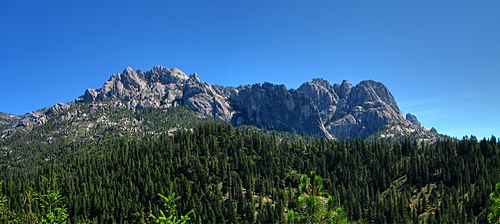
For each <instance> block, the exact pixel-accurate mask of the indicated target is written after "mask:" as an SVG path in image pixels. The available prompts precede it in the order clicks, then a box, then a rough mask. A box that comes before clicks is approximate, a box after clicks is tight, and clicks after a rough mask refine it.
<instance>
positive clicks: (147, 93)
mask: <svg viewBox="0 0 500 224" xmlns="http://www.w3.org/2000/svg"><path fill="white" fill-rule="evenodd" d="M102 102H107V103H105V104H102ZM110 102H112V103H110ZM78 104H89V105H94V106H98V105H106V107H109V106H110V105H113V106H116V107H125V108H128V109H130V110H132V111H137V110H142V109H143V108H160V109H167V108H172V107H178V106H185V107H187V108H189V109H190V110H192V111H194V112H196V113H197V114H199V115H200V116H203V117H214V118H217V119H220V120H223V121H226V122H231V123H232V124H234V125H254V126H257V127H260V128H267V129H273V130H280V131H294V132H297V133H301V134H308V135H315V136H324V137H326V138H329V139H331V138H336V139H355V138H368V137H370V136H373V135H377V137H386V136H391V134H393V135H392V136H394V134H395V135H397V134H401V133H406V132H409V133H420V134H419V135H417V137H422V138H426V139H430V138H434V137H436V136H437V133H436V132H435V130H434V131H431V130H429V129H426V128H424V127H423V126H422V125H421V124H420V123H419V122H418V120H417V119H416V117H415V116H414V115H407V116H406V119H405V118H404V116H403V114H402V113H401V111H400V109H399V107H398V105H397V103H396V101H395V99H394V97H393V96H392V94H391V93H390V91H389V90H388V88H387V87H386V86H385V85H383V84H382V83H380V82H376V81H373V80H368V81H362V82H360V83H359V84H357V85H355V86H353V85H351V84H350V83H349V82H347V81H345V80H344V81H343V82H342V83H341V84H334V85H331V84H330V83H329V82H328V81H326V80H324V79H321V78H315V79H313V80H312V81H310V82H306V83H304V84H302V85H301V86H300V87H299V88H297V89H287V88H286V86H284V85H277V84H272V83H263V84H254V85H244V86H238V87H223V86H218V85H214V86H212V85H210V84H208V83H205V82H202V81H201V80H200V79H199V77H198V75H197V74H192V75H190V76H188V75H186V74H185V73H184V72H182V71H181V70H179V69H176V68H166V67H163V66H155V67H153V69H151V70H149V71H145V72H144V71H142V70H137V71H134V70H133V69H132V68H130V67H127V68H126V69H125V70H124V71H123V72H122V73H119V74H115V75H112V76H111V78H110V79H109V80H108V81H107V82H106V83H104V85H103V86H102V87H101V88H99V89H87V90H86V91H85V93H84V94H83V95H82V96H81V97H79V98H78V99H76V100H75V102H72V103H69V104H57V105H55V106H53V107H50V108H45V109H42V110H39V111H36V112H31V113H28V114H26V115H25V116H23V117H22V119H21V120H20V122H18V123H17V124H16V126H17V127H25V128H26V127H28V128H29V127H30V126H32V125H37V124H43V123H45V122H46V121H47V119H48V118H49V117H51V116H52V115H55V114H61V113H64V112H65V111H69V109H70V108H74V107H75V105H78ZM72 113H73V114H69V115H68V116H78V113H77V112H72ZM391 131H396V132H398V131H399V132H401V133H391ZM11 132H12V131H11ZM381 133H383V134H381ZM5 136H7V135H6V134H5V131H4V137H5Z"/></svg>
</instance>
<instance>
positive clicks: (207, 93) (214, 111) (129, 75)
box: [76, 66, 231, 121]
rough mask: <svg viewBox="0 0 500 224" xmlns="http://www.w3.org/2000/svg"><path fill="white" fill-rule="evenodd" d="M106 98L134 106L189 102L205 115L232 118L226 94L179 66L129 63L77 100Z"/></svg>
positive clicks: (87, 101)
mask: <svg viewBox="0 0 500 224" xmlns="http://www.w3.org/2000/svg"><path fill="white" fill-rule="evenodd" d="M103 100H117V101H119V102H120V103H122V104H125V105H126V106H127V107H129V108H130V109H132V110H140V109H142V108H145V107H152V108H164V109H166V108H171V107H176V106H186V107H188V108H189V109H191V110H193V111H195V112H198V113H199V114H200V115H202V116H210V117H215V118H219V119H221V120H225V121H229V120H230V119H231V112H230V110H229V108H230V106H229V104H228V102H227V101H226V97H224V96H222V95H220V94H219V93H218V92H217V91H215V90H214V89H213V88H212V86H211V85H210V84H207V83H204V82H202V81H201V80H200V79H199V77H198V75H196V74H193V75H191V76H187V75H186V74H184V73H183V72H182V71H181V70H179V69H176V68H166V67H162V66H155V67H154V68H153V69H152V70H150V71H147V72H143V71H141V70H137V71H134V70H133V69H132V68H130V67H127V68H126V69H125V70H124V71H123V72H122V73H120V74H115V75H113V76H111V78H110V79H109V80H108V81H107V82H106V83H104V85H103V87H102V88H100V89H98V90H93V89H89V90H87V91H85V94H84V95H83V96H81V97H80V98H78V99H77V100H76V102H77V103H92V102H96V101H103Z"/></svg>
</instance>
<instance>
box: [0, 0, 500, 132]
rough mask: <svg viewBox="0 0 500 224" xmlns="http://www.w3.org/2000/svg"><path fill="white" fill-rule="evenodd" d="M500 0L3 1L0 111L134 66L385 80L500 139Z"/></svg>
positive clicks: (69, 94) (431, 113)
mask: <svg viewBox="0 0 500 224" xmlns="http://www.w3.org/2000/svg"><path fill="white" fill-rule="evenodd" d="M499 52H500V1H497V0H482V1H473V0H470V1H463V0H446V1H444V0H422V1H358V0H349V1H347V0H343V1H333V0H325V1H320V0H315V1H294V0H283V1H272V0H266V1H260V0H252V1H234V0H232V1H231V0H228V1H219V0H213V1H201V0H200V1H191V0H178V1H170V0H168V1H167V0H162V1H159V0H158V1H153V0H151V1H123V0H122V1H67V0H64V1H63V0H60V1H57V0H54V1H35V0H33V1H22V0H2V1H1V2H0V68H1V72H0V78H1V82H0V111H2V112H9V113H15V114H24V113H26V112H28V111H32V110H35V109H38V108H41V107H46V106H50V105H52V104H55V103H57V102H68V101H72V100H73V99H74V98H76V97H78V96H79V95H81V94H82V93H83V92H84V90H85V89H86V88H89V87H93V88H98V87H100V86H101V85H102V83H103V82H104V81H106V80H107V79H108V78H109V76H110V75H111V74H113V73H118V72H121V71H122V70H123V69H124V68H125V67H126V66H131V67H133V68H134V69H139V68H141V69H149V68H151V67H152V66H153V65H165V66H168V67H178V68H180V69H182V70H183V71H185V72H186V73H193V72H197V73H198V74H199V75H200V77H201V79H202V80H204V81H206V82H209V83H217V84H222V85H240V84H251V83H255V82H264V81H269V82H274V83H284V84H286V85H287V86H288V87H290V88H296V87H298V86H299V85H300V83H303V82H305V81H309V80H310V79H312V78H313V77H323V78H325V79H327V80H329V81H330V82H332V83H338V82H341V81H342V80H343V79H347V80H349V81H350V82H351V83H357V82H359V81H361V80H364V79H374V80H377V81H381V82H383V83H384V84H386V85H387V86H388V87H389V89H390V90H391V91H392V93H393V95H394V96H395V98H396V100H397V101H398V102H399V105H400V107H401V110H402V111H403V112H404V113H406V112H412V113H414V114H416V115H417V117H418V118H419V119H420V120H421V122H422V123H423V124H424V125H426V126H429V127H431V126H433V127H436V128H437V129H438V131H440V132H442V133H445V134H449V135H452V136H457V137H461V136H463V135H470V134H474V135H476V136H479V137H485V136H490V135H491V134H496V135H500V116H499V114H500V113H499V111H500V88H499V84H500V54H499Z"/></svg>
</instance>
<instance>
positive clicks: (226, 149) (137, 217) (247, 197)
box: [0, 121, 500, 223]
mask: <svg viewBox="0 0 500 224" xmlns="http://www.w3.org/2000/svg"><path fill="white" fill-rule="evenodd" d="M192 126H193V128H192V129H178V130H177V131H176V132H175V133H174V134H172V132H170V133H169V132H168V131H167V129H165V131H164V134H161V135H147V134H144V135H133V136H123V137H118V136H105V137H103V138H101V139H99V140H96V141H88V142H69V141H64V142H56V143H53V144H25V145H22V142H17V143H16V142H9V144H10V145H9V146H15V147H13V149H11V151H2V154H0V180H2V181H3V188H2V190H3V192H1V193H2V194H3V195H5V196H6V198H7V200H8V205H9V207H10V208H11V209H12V210H13V211H14V212H16V213H17V214H23V213H26V212H27V211H28V202H27V195H29V194H28V192H30V191H34V190H37V189H41V188H43V187H44V186H42V181H41V179H42V177H46V178H48V179H49V180H50V184H51V186H52V187H54V188H60V189H61V194H62V196H64V197H65V198H64V201H63V202H64V204H65V205H66V207H67V208H68V212H69V220H70V221H71V223H76V222H83V221H93V222H97V223H115V222H116V223H140V222H150V218H149V215H150V214H151V213H152V212H153V211H157V210H158V209H159V208H160V207H161V205H162V202H161V201H160V198H159V197H158V195H157V194H158V193H162V194H167V193H169V192H170V189H171V191H173V192H175V193H176V194H177V195H179V196H180V197H181V199H180V200H179V201H178V207H177V209H179V210H180V212H181V213H182V214H185V213H187V212H188V211H190V210H194V213H192V214H191V221H193V222H194V223H256V222H257V223H283V222H285V221H286V217H287V214H286V213H287V211H288V209H294V208H295V207H296V206H297V197H298V195H299V193H298V192H297V187H298V186H299V184H300V178H299V177H300V174H307V173H310V172H311V171H315V172H316V173H317V174H318V175H320V176H322V177H323V178H324V186H323V188H324V190H326V191H327V192H329V194H330V195H332V196H334V197H335V198H337V199H338V200H337V203H338V205H339V206H341V207H343V208H344V209H345V211H346V214H347V218H348V219H349V220H350V221H352V222H360V223H369V222H374V223H411V222H423V221H430V222H433V223H434V222H441V223H450V222H457V223H484V222H486V220H487V212H488V211H487V209H488V207H489V204H490V202H489V194H490V192H492V191H493V190H494V186H495V182H497V181H499V180H500V144H499V143H498V142H497V139H496V138H495V137H492V138H491V139H489V140H486V139H485V140H481V141H478V140H476V139H475V138H464V139H463V140H453V139H448V140H439V141H438V142H436V143H434V144H432V145H426V144H423V143H422V144H419V143H417V141H415V140H412V139H406V140H405V141H403V142H401V143H391V142H380V141H363V140H354V141H349V142H343V141H334V142H329V141H327V140H325V139H319V138H308V137H298V136H289V135H287V134H282V133H276V132H267V131H261V130H258V129H253V128H248V129H246V128H234V127H231V126H230V125H227V124H223V123H220V122H216V121H203V122H196V123H193V124H192ZM35 137H36V136H31V137H29V138H35ZM18 139H20V140H19V141H21V140H22V141H25V140H26V139H28V137H26V138H24V139H23V138H18ZM3 144H5V143H3ZM15 149H17V150H18V151H15ZM12 150H14V151H12ZM40 206H41V205H40V204H37V203H34V205H33V207H32V210H33V211H35V212H36V211H38V210H40V209H41V207H40Z"/></svg>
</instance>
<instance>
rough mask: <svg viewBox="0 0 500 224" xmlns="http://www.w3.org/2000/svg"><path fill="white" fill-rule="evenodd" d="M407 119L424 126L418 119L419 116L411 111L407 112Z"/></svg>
mask: <svg viewBox="0 0 500 224" xmlns="http://www.w3.org/2000/svg"><path fill="white" fill-rule="evenodd" d="M406 120H407V121H408V122H410V123H412V124H414V125H418V126H422V124H420V122H419V121H418V119H417V116H415V115H413V114H411V113H407V114H406Z"/></svg>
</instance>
